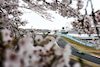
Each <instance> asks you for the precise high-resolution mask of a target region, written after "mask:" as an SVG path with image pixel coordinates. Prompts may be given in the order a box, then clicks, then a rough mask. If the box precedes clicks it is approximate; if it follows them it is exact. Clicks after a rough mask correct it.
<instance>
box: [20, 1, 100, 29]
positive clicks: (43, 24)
mask: <svg viewBox="0 0 100 67" xmlns="http://www.w3.org/2000/svg"><path fill="white" fill-rule="evenodd" d="M92 1H93V6H94V10H95V11H96V10H98V9H99V7H100V0H92ZM23 11H24V15H23V16H22V19H23V20H27V21H28V24H27V25H26V26H21V27H20V28H24V29H27V28H28V29H29V28H33V29H50V30H54V29H59V30H61V29H62V27H65V26H66V27H67V29H69V28H72V26H71V24H70V22H72V21H73V19H72V18H70V19H67V18H64V17H62V16H60V15H59V14H56V13H55V12H53V11H50V12H51V14H52V16H54V17H55V19H53V22H51V21H49V20H46V19H44V18H42V17H41V16H39V15H38V14H36V13H35V12H31V11H30V10H25V9H23ZM87 11H88V13H90V12H91V8H90V5H89V6H88V8H87ZM81 12H82V13H83V14H84V8H83V9H82V10H81Z"/></svg>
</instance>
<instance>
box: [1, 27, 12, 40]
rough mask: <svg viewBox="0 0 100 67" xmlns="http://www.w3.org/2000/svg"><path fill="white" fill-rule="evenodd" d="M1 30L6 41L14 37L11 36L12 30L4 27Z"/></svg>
mask: <svg viewBox="0 0 100 67" xmlns="http://www.w3.org/2000/svg"><path fill="white" fill-rule="evenodd" d="M1 32H2V36H3V41H4V42H8V41H9V40H12V38H11V37H10V34H11V31H10V30H7V29H3V30H1Z"/></svg>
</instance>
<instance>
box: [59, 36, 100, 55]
mask: <svg viewBox="0 0 100 67" xmlns="http://www.w3.org/2000/svg"><path fill="white" fill-rule="evenodd" d="M61 37H62V38H63V39H64V40H66V41H67V42H68V43H69V44H71V45H72V46H74V47H75V48H77V49H79V50H81V51H83V52H86V53H90V54H94V55H98V56H100V50H96V48H94V47H88V46H86V45H82V44H80V43H78V42H75V41H73V40H71V39H69V38H66V37H63V36H61Z"/></svg>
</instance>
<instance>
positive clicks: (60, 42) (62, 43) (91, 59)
mask: <svg viewBox="0 0 100 67" xmlns="http://www.w3.org/2000/svg"><path fill="white" fill-rule="evenodd" d="M57 44H58V45H59V46H60V47H62V48H64V46H65V45H66V44H68V43H67V42H66V41H65V40H64V39H62V38H60V39H59V40H58V42H57ZM71 49H72V55H74V56H77V57H79V56H81V58H82V59H84V60H87V61H89V62H93V63H95V64H98V65H100V59H99V58H97V57H95V56H93V55H90V54H88V53H85V55H82V54H79V53H77V51H79V50H78V49H76V48H75V47H73V46H72V45H71Z"/></svg>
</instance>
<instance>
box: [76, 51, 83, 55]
mask: <svg viewBox="0 0 100 67" xmlns="http://www.w3.org/2000/svg"><path fill="white" fill-rule="evenodd" d="M77 53H79V54H82V55H85V52H83V51H77Z"/></svg>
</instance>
